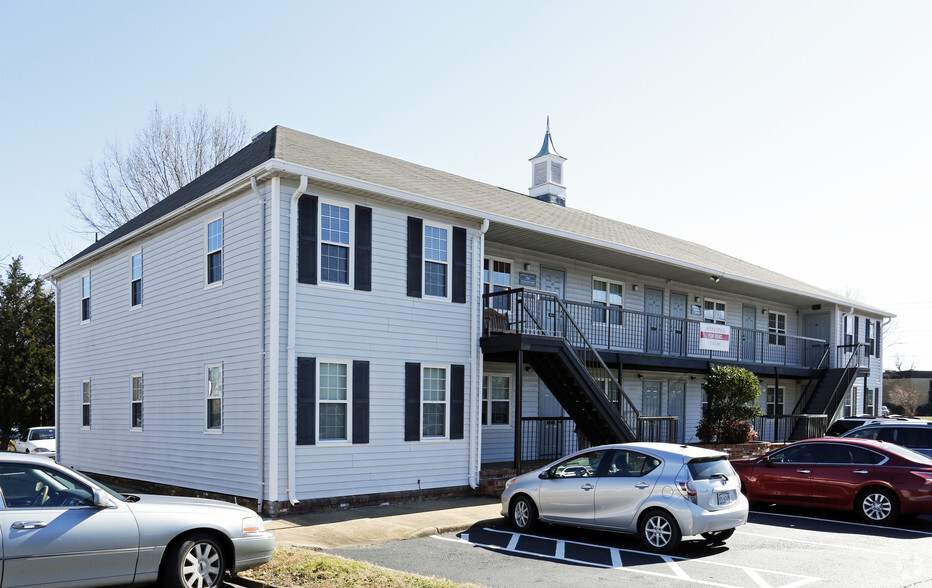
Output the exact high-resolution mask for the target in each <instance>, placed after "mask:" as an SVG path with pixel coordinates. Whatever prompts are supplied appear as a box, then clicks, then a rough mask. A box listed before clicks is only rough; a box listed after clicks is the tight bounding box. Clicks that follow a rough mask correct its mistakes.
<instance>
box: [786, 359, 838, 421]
mask: <svg viewBox="0 0 932 588" xmlns="http://www.w3.org/2000/svg"><path fill="white" fill-rule="evenodd" d="M829 351H830V349H829V346H828V345H826V346H825V351H824V352H822V359H820V360H819V365H817V366H816V368H815V369H816V371H819V372H821V371H822V370H823V369H824V367H823V366H824V365H825V362H826V361H827V360H828V356H829ZM820 379H821V376H820ZM812 382H813V380H812V378H809V382H808V383H807V384H806V388H805V389H804V390H803V393H802V394H801V395H800V396H799V400H797V401H796V406H794V407H793V411H792V412H791V413H790V414H797V412H798V411H800V410H805V408H806V406H808V404H809V401H810V400H812V395H813V394H815V391H816V389H818V387H819V385H818V383H816V384H815V385H813V383H812Z"/></svg>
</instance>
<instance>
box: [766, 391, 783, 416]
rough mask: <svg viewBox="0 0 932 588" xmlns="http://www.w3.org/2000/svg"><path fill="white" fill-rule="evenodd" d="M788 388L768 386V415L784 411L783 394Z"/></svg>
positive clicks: (779, 413)
mask: <svg viewBox="0 0 932 588" xmlns="http://www.w3.org/2000/svg"><path fill="white" fill-rule="evenodd" d="M785 392H786V388H784V387H783V386H780V387H779V388H775V387H774V386H767V416H779V415H782V414H784V412H783V396H784V393H785Z"/></svg>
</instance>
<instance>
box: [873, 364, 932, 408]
mask: <svg viewBox="0 0 932 588" xmlns="http://www.w3.org/2000/svg"><path fill="white" fill-rule="evenodd" d="M897 384H907V385H912V386H914V387H915V388H916V389H917V390H928V391H929V393H928V396H927V397H926V398H925V400H923V404H925V403H927V402H932V371H920V370H887V371H885V372H884V373H883V385H884V388H890V387H892V386H895V385H897Z"/></svg>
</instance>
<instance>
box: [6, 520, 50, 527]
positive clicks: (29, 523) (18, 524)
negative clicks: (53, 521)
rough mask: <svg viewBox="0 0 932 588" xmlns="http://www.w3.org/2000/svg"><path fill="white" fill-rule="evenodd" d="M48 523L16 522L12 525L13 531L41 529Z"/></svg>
mask: <svg viewBox="0 0 932 588" xmlns="http://www.w3.org/2000/svg"><path fill="white" fill-rule="evenodd" d="M47 524H48V523H46V522H45V521H16V522H15V523H13V528H14V529H41V528H42V527H44V526H46V525H47Z"/></svg>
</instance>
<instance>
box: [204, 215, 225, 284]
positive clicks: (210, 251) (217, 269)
mask: <svg viewBox="0 0 932 588" xmlns="http://www.w3.org/2000/svg"><path fill="white" fill-rule="evenodd" d="M222 281H223V218H218V219H217V220H214V221H211V222H209V223H207V283H208V284H219V283H220V282H222Z"/></svg>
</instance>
